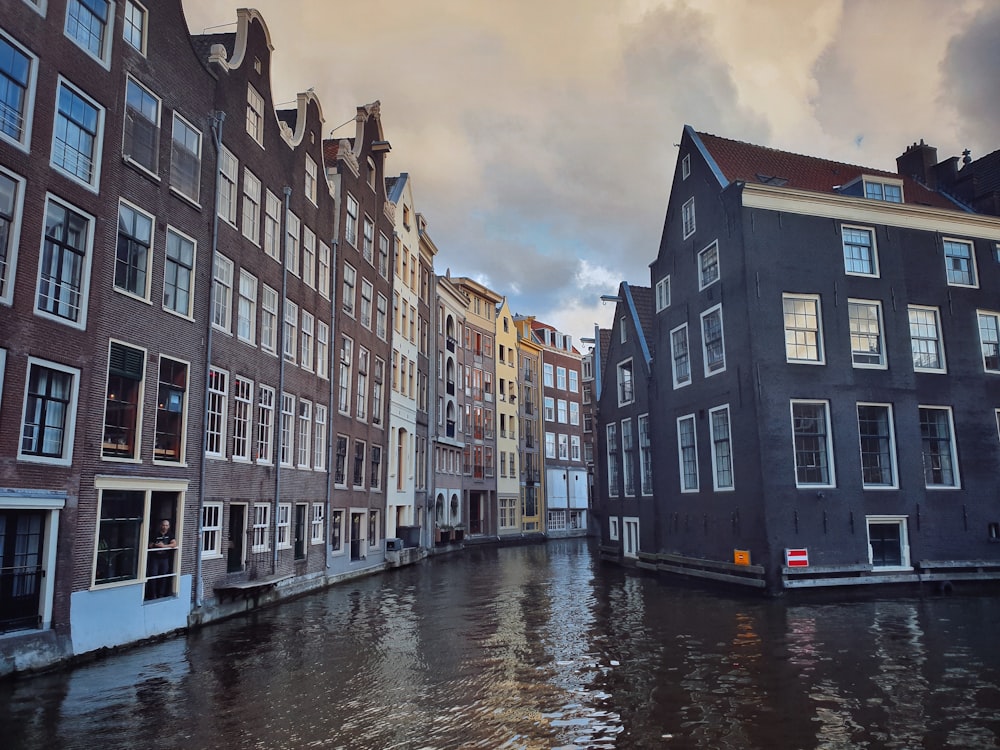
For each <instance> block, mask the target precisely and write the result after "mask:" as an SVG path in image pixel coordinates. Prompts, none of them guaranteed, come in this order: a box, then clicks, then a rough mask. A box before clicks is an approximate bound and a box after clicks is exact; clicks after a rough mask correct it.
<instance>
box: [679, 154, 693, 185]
mask: <svg viewBox="0 0 1000 750" xmlns="http://www.w3.org/2000/svg"><path fill="white" fill-rule="evenodd" d="M690 176H691V154H684V158H683V159H681V179H682V180H686V179H687V178H688V177H690Z"/></svg>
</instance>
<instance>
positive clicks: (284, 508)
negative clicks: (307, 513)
mask: <svg viewBox="0 0 1000 750" xmlns="http://www.w3.org/2000/svg"><path fill="white" fill-rule="evenodd" d="M274 527H275V531H276V532H277V538H278V541H277V546H278V549H289V548H290V547H291V546H292V533H291V529H292V504H291V503H278V519H277V522H276V523H275V525H274Z"/></svg>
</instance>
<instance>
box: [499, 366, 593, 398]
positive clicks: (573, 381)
mask: <svg viewBox="0 0 1000 750" xmlns="http://www.w3.org/2000/svg"><path fill="white" fill-rule="evenodd" d="M510 364H511V367H513V366H514V358H512V359H511V361H510ZM513 386H514V384H513V383H511V387H513ZM569 392H570V393H579V392H580V373H579V372H577V371H576V370H570V371H569Z"/></svg>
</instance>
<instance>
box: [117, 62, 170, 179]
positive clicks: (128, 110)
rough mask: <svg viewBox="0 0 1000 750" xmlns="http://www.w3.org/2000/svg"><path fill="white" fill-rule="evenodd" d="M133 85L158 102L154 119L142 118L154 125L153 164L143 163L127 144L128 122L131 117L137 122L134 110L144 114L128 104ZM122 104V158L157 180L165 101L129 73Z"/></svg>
mask: <svg viewBox="0 0 1000 750" xmlns="http://www.w3.org/2000/svg"><path fill="white" fill-rule="evenodd" d="M131 86H134V87H135V88H137V89H138V90H139V91H140V92H141V93H142V94H145V95H146V96H148V97H149V98H150V99H152V100H153V101H154V102H156V114H155V117H154V119H153V120H149V119H147V118H145V117H143V118H142V119H144V120H146V121H147V122H148V123H149V124H150V125H151V126H152V128H153V130H154V131H155V137H154V139H153V140H154V142H153V153H152V159H153V164H143V163H142V162H141V161H139V160H138V159H135V158H133V157H132V153H131V151H130V150H129V149H127V146H128V137H127V136H128V122H129V118H132V121H133V122H135V116H134V115H133V114H132V113H133V112H139V114H140V116H142V114H143V113H142V111H141V110H137V109H135V108H134V107H130V106H129V105H128V102H129V88H130V87H131ZM122 106H123V107H124V116H123V117H122V158H124V159H125V161H127V162H128V163H129V164H132V165H134V166H136V167H138V168H139V169H141V170H142V171H143V172H145V173H146V174H148V175H152V176H153V177H154V178H156V179H157V180H159V179H160V177H159V167H160V117H161V112H162V111H163V103H162V101H161V99H160V97H158V96H157V95H156V94H154V93H153V92H152V91H150V90H149V88H147V87H146V86H144V85H143V84H142V83H140V82H139V81H138V80H137V79H136V78H133V77H132V76H131V75H129V76H126V77H125V99H124V101H123V102H122ZM134 133H135V131H134V130H133V135H134ZM133 143H134V139H133ZM132 150H134V149H132Z"/></svg>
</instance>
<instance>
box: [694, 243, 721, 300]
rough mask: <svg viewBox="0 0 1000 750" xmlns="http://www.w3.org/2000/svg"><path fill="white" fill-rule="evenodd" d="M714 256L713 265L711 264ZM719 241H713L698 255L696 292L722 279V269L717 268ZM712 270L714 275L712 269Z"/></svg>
mask: <svg viewBox="0 0 1000 750" xmlns="http://www.w3.org/2000/svg"><path fill="white" fill-rule="evenodd" d="M713 255H714V257H715V264H714V266H713V265H712V264H711V258H712V256H713ZM719 262H720V259H719V241H718V240H713V241H712V242H711V243H709V245H708V246H707V247H705V248H704V249H703V250H701V251H700V252H699V253H698V291H701V290H702V289H707V288H708V287H710V286H712V284H714V283H715V282H717V281H718V280H719V279H720V278H722V269H721V268H720V266H719ZM713 268H714V275H713V273H712V269H713Z"/></svg>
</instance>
